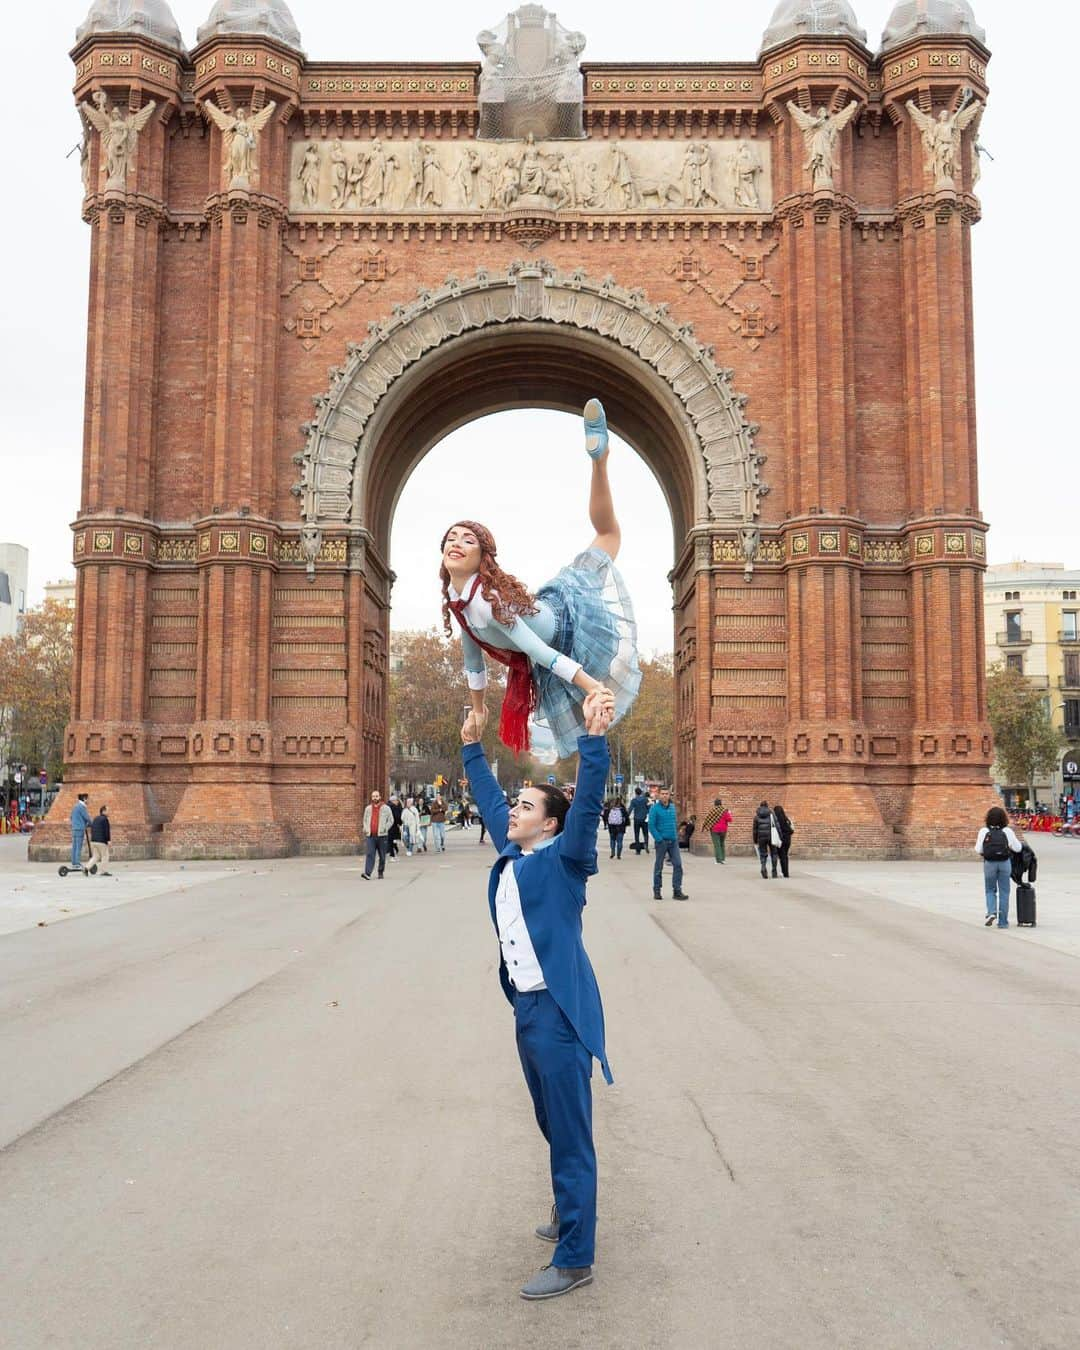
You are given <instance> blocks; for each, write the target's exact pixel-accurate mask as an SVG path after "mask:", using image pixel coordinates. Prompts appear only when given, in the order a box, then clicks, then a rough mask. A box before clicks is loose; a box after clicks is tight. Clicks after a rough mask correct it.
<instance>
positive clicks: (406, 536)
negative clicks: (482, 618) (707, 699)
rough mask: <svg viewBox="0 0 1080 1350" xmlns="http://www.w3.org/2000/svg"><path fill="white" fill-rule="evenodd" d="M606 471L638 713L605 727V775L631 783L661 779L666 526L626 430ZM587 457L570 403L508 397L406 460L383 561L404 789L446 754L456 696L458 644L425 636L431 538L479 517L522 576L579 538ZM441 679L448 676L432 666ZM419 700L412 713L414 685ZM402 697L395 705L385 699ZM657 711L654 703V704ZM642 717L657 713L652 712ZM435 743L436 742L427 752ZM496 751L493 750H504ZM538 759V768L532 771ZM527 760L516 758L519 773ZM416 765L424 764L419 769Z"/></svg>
mask: <svg viewBox="0 0 1080 1350" xmlns="http://www.w3.org/2000/svg"><path fill="white" fill-rule="evenodd" d="M610 476H611V483H612V491H613V496H614V499H615V506H616V510H617V512H618V515H619V520H620V525H621V528H622V533H623V542H622V547H621V549H620V552H619V557H618V567H619V570H620V572H621V573H622V576H623V579H624V581H625V582H626V585H627V588H628V590H629V592H630V595H631V597H632V599H633V603H634V611H635V618H636V620H637V623H638V648H639V653H640V655H641V659H642V666H643V674H644V683H643V688H642V695H641V699H642V700H643V702H642V706H643V708H646V707H647V708H648V709H649V710H651V711H650V712H649V713H648V714H647V716H646V718H645V719H642V718H639V717H635V716H631V718H629V719H627V722H626V723H624V724H623V725H621V726H620V727H618V728H616V730H615V732H613V735H612V755H613V764H612V777H613V785H614V779H615V778H616V776H618V777H621V778H622V780H623V784H622V785H623V786H624V787H625V788H626V789H627V790H632V784H633V782H634V779H635V775H636V774H639V773H640V774H641V776H642V780H643V781H651V780H653V779H659V778H664V779H668V778H670V775H671V766H672V749H673V739H674V738H673V703H674V699H673V691H672V689H671V675H670V662H671V653H672V651H673V648H674V641H673V637H674V629H673V619H672V588H671V580H670V574H671V567H672V563H673V561H674V550H675V540H674V538H673V535H672V522H671V515H670V511H669V509H668V507H667V504H666V501H665V496H664V493H663V491H662V489H661V488H660V485H659V484H658V482H657V479H656V477H655V474H654V473H653V471H652V470H651V469H650V468H649V466H648V465H647V464H646V463H645V462H644V460H643V459H642V457H641V456H640V455H638V454H637V453H636V452H635V451H634V450H633V449H632V448H631V447H630V446H629V445H628V444H627V443H626V442H625V441H623V440H622V439H621V438H620V437H618V436H617V435H613V436H612V445H611V461H610ZM590 478H591V464H590V461H589V459H588V457H587V456H586V454H585V451H584V435H583V429H582V422H581V416H580V412H578V413H577V414H576V415H569V414H565V413H560V412H554V411H551V410H550V409H517V410H513V411H504V412H501V413H495V414H491V415H488V416H485V417H481V418H478V419H475V420H473V421H471V422H469V423H468V424H467V425H464V426H461V427H458V428H457V429H456V430H454V431H451V432H450V433H449V434H448V435H446V436H445V437H443V438H442V439H441V440H440V441H438V442H437V444H436V445H435V446H434V447H432V449H431V450H429V451H428V452H427V453H426V455H425V457H424V458H423V460H421V461H420V462H419V463H417V464H416V465H415V467H414V469H413V471H412V473H411V475H410V476H409V478H408V480H407V481H406V482H405V483H403V484H402V486H401V490H400V492H399V495H398V498H397V501H396V503H395V508H394V516H393V522H392V527H391V534H390V553H389V563H390V566H391V568H392V570H393V573H394V577H395V580H394V585H393V590H392V594H391V610H390V616H389V623H390V647H389V651H390V686H391V689H390V699H389V708H390V727H389V730H390V738H389V743H388V760H389V764H388V767H389V770H390V778H391V781H392V782H393V783H395V784H396V785H398V786H405V787H406V789H407V790H414V789H415V785H416V784H418V783H421V782H423V783H430V782H431V781H432V780H431V777H430V775H431V774H433V773H435V772H440V771H442V770H441V769H437V768H436V767H435V766H436V763H441V762H442V761H445V766H444V767H446V768H452V767H453V764H454V762H455V761H456V758H457V747H456V744H454V743H453V742H452V738H448V737H447V735H446V717H445V716H444V717H443V719H442V720H440V719H439V717H438V716H437V715H436V710H437V708H438V707H442V706H445V708H446V710H447V712H450V711H451V710H454V711H456V710H457V709H459V708H460V706H461V704H462V703H463V702H464V701H465V699H466V698H467V693H466V689H465V681H464V678H463V676H462V673H461V668H460V657H459V655H458V651H457V644H456V642H455V643H454V656H453V658H452V660H451V661H450V662H449V663H440V661H439V658H440V655H441V653H440V652H439V650H438V647H437V646H436V645H435V644H433V643H432V642H431V640H430V637H431V634H432V630H433V628H435V627H436V626H438V625H439V624H440V622H441V614H440V596H439V585H438V580H437V576H436V573H437V568H438V551H437V550H438V542H439V539H440V537H441V534H442V532H443V531H444V530H445V528H446V526H447V525H448V524H450V523H451V522H452V521H454V520H457V519H461V518H463V517H464V518H470V519H477V520H480V521H483V522H484V523H485V524H487V525H488V526H489V527H490V528H491V530H492V532H493V533H494V535H495V538H496V540H497V542H498V544H499V560H500V562H501V564H502V565H503V566H504V567H506V568H507V570H509V571H510V572H512V573H514V574H515V575H517V576H519V577H521V579H522V580H523V581H524V582H525V583H526V584H527V585H528V586H529V587H530V588H531V589H533V590H535V589H536V588H537V587H538V586H539V585H541V584H542V583H543V582H544V581H546V580H547V579H548V578H549V577H550V576H552V575H554V573H555V572H556V571H557V570H558V569H559V568H560V567H561V566H563V565H565V564H567V563H569V562H570V561H571V559H572V558H573V557H574V556H575V555H576V554H577V553H578V552H580V551H581V549H583V548H585V547H586V546H587V545H588V544H589V542H590V541H591V537H592V529H591V526H590V523H589V515H588V492H589V482H590ZM444 677H445V678H446V679H448V680H449V683H450V686H451V687H449V688H446V689H444V688H443V687H442V683H441V679H442V678H444ZM423 690H427V691H428V692H427V696H426V697H427V700H428V701H429V704H430V713H429V714H428V715H426V716H424V715H422V716H421V719H419V722H418V723H411V722H410V719H411V718H413V717H414V716H415V711H414V710H415V709H416V707H417V703H418V702H419V703H421V704H422V703H423V702H424V699H423V698H422V697H421V691H423ZM399 709H403V710H406V711H405V715H404V716H402V715H401V714H400V713H399V712H398V710H399ZM658 714H659V715H658ZM654 721H655V723H656V725H655V726H654V725H652V723H653V722H654ZM435 746H443V748H442V749H441V750H440V751H438V752H436V751H435V749H434V747H435ZM508 758H509V757H508V756H507V757H504V763H505V761H506V759H508ZM546 771H547V769H545V772H546ZM525 772H527V771H526V770H522V775H524V774H525ZM425 775H429V776H425Z"/></svg>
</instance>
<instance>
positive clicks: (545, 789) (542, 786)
mask: <svg viewBox="0 0 1080 1350" xmlns="http://www.w3.org/2000/svg"><path fill="white" fill-rule="evenodd" d="M533 790H534V791H535V792H539V793H540V795H541V796H542V797H543V799H544V814H545V818H546V817H548V816H551V817H552V818H553V819H554V820H555V824H556V830H555V833H556V834H561V833H562V828H563V826H564V825H565V824H566V813H567V811H569V810H570V802H569V799H568V798H567V795H566V793H565V792H563V790H562V788H557V787H552V785H551V784H550V783H537V784H536V785H535V787H534V789H533Z"/></svg>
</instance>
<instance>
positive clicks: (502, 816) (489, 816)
mask: <svg viewBox="0 0 1080 1350" xmlns="http://www.w3.org/2000/svg"><path fill="white" fill-rule="evenodd" d="M461 741H462V751H461V762H462V764H463V765H464V768H465V777H466V778H467V779H468V780H469V783H470V785H471V787H472V790H473V796H474V797H475V798H476V804H477V806H478V807H479V808H480V814H481V816H482V817H483V819H484V822H485V824H486V825H487V828H488V833H489V834H490V835H491V842H492V843H493V844H494V845H495V847H496V849H498V851H499V852H500V853H501V852H502V851H503V849H504V848H505V847H506V831H507V827H508V826H509V824H510V808H509V806H507V804H506V795H505V793H504V792H503V790H502V788H501V787H499V784H498V783H497V782H496V780H495V775H494V774H493V773H492V772H491V769H490V767H489V766H488V762H487V757H486V755H485V754H484V747H483V746H482V745H481V744H480V738H479V736H478V735H477V731H476V722H475V720H474V718H473V715H472V713H470V714H469V716H468V717H467V718H466V719H465V725H464V726H463V727H462V728H461Z"/></svg>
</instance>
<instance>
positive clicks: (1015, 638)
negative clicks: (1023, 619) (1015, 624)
mask: <svg viewBox="0 0 1080 1350" xmlns="http://www.w3.org/2000/svg"><path fill="white" fill-rule="evenodd" d="M997 645H998V646H999V647H1030V646H1031V629H1030V628H1017V629H1014V630H1013V632H1011V633H999V634H998V635H997Z"/></svg>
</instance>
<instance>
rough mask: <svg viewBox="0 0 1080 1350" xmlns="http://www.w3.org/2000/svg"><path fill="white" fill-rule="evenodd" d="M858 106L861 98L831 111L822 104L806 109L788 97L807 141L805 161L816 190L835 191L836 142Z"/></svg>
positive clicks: (789, 104)
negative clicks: (808, 110) (813, 108)
mask: <svg viewBox="0 0 1080 1350" xmlns="http://www.w3.org/2000/svg"><path fill="white" fill-rule="evenodd" d="M858 110H859V104H858V100H855V101H853V102H851V103H849V104H848V105H847V107H846V108H841V109H840V111H839V112H835V113H831V112H829V110H828V108H819V109H818V110H817V112H816V113H808V112H803V110H802V108H800V107H799V105H798V104H797V103H793V102H792V101H791V100H790V99H788V111H789V112H790V113H791V116H792V117H793V118H794V119H795V123H796V125H797V126H798V127H799V129H800V131H801V132H802V134H803V141H804V142H805V143H806V163H805V164H804V165H803V168H804V169H806V170H807V171H808V172H809V174H810V182H811V184H812V186H813V190H814V191H815V192H832V191H833V172H834V170H835V168H836V145H837V142H838V141H839V139H840V133H841V132H842V131H843V129H844V128H845V127H846V126H847V124H848V123H849V122H850V121H851V119H852V118H853V117H854V116H855V114H856V113H857V112H858Z"/></svg>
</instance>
